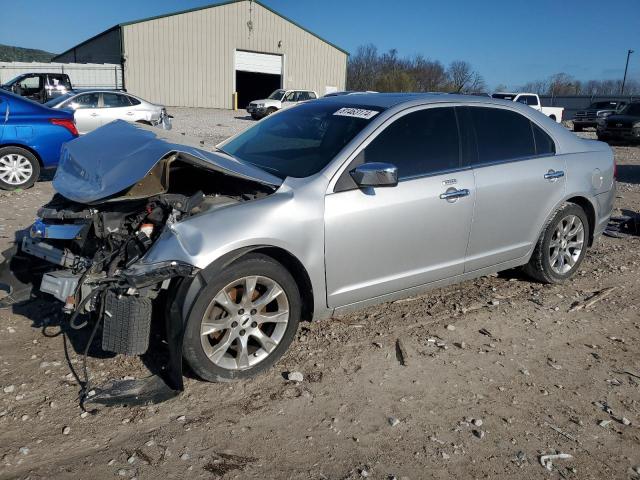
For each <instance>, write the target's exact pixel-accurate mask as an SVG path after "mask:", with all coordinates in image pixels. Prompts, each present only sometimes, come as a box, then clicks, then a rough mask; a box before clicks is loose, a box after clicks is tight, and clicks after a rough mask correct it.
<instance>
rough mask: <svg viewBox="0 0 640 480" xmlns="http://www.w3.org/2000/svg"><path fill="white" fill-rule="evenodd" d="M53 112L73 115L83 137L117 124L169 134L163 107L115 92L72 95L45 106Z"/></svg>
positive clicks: (167, 118) (168, 122) (169, 121)
mask: <svg viewBox="0 0 640 480" xmlns="http://www.w3.org/2000/svg"><path fill="white" fill-rule="evenodd" d="M46 105H47V106H48V107H51V108H64V109H68V110H73V111H74V118H75V121H76V127H77V128H78V133H80V135H84V134H85V133H88V132H90V131H92V130H95V129H96V128H98V127H101V126H103V125H106V124H107V123H109V122H112V121H114V120H125V121H127V122H137V123H143V124H146V125H162V126H163V127H164V128H166V129H167V130H169V129H170V128H171V119H170V117H169V116H168V115H167V110H166V108H165V107H163V106H162V105H155V104H153V103H151V102H147V101H146V100H143V99H141V98H139V97H136V96H134V95H131V94H130V93H124V92H116V91H112V90H86V91H82V92H71V93H68V94H66V95H63V96H60V97H56V98H54V99H53V100H50V101H49V102H47V103H46Z"/></svg>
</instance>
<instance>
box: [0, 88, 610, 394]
mask: <svg viewBox="0 0 640 480" xmlns="http://www.w3.org/2000/svg"><path fill="white" fill-rule="evenodd" d="M357 97H358V98H355V96H352V97H332V98H326V99H321V100H318V101H315V102H311V103H308V104H302V105H299V106H296V107H294V108H291V109H289V110H286V111H283V112H281V113H279V114H278V115H274V116H272V117H269V118H267V119H265V120H263V121H261V122H259V123H258V124H256V125H255V126H253V127H251V128H249V129H248V130H246V131H244V132H242V133H240V134H238V135H236V136H235V137H233V138H231V139H229V140H227V141H226V142H223V143H222V144H220V145H219V146H218V148H217V149H216V150H215V151H213V152H210V151H205V150H204V149H203V148H202V147H201V146H200V145H198V144H195V145H190V144H188V143H185V137H180V136H177V137H176V136H175V135H174V134H171V133H170V132H162V131H158V130H156V131H150V130H149V129H146V128H145V127H140V126H134V125H129V124H126V123H125V122H119V121H117V122H114V123H112V124H109V125H107V126H105V127H103V128H102V129H100V130H99V131H96V132H94V133H90V134H88V135H86V136H85V137H83V138H80V139H78V140H75V141H73V142H71V143H69V144H68V145H67V146H66V148H65V149H64V152H63V157H62V160H61V163H60V166H59V168H58V172H57V174H56V177H55V179H54V187H55V189H56V191H57V194H56V195H55V197H54V198H53V199H52V201H51V202H49V203H48V204H47V205H45V206H44V207H42V208H41V209H40V210H39V212H38V215H37V217H38V218H37V220H36V222H35V223H34V224H33V226H32V228H31V230H30V232H29V233H28V235H25V236H24V237H23V238H22V239H21V241H20V243H19V244H18V245H17V246H16V249H15V250H16V251H15V252H13V255H11V256H10V257H8V258H7V262H6V263H5V265H10V266H11V270H10V271H8V270H6V269H5V271H4V272H3V273H2V274H1V275H0V281H2V279H3V278H4V283H7V284H9V285H11V288H12V293H11V296H10V297H9V298H8V300H6V299H5V304H8V303H11V302H18V301H21V300H23V299H24V298H26V297H27V296H28V295H31V294H32V293H33V291H38V292H41V293H46V294H49V295H51V296H52V297H54V298H56V299H57V300H58V301H60V302H61V305H62V308H63V309H64V311H65V312H67V313H68V314H69V315H70V318H69V322H70V324H71V326H72V327H75V328H80V327H82V326H84V325H85V324H92V325H93V328H94V329H97V328H98V326H99V325H101V327H102V330H101V334H102V347H103V349H105V350H108V351H111V352H116V353H124V354H130V355H139V354H142V353H144V352H145V351H146V350H147V349H148V345H149V331H150V328H151V324H152V319H153V318H156V317H157V315H154V312H160V313H162V315H164V318H165V320H166V337H167V344H168V346H169V350H170V358H171V360H170V365H169V366H168V367H169V368H168V369H167V372H168V377H169V378H168V380H167V379H165V380H166V381H167V382H168V383H169V386H170V387H171V388H172V389H173V390H174V391H177V390H179V389H180V388H181V386H182V370H181V365H182V359H183V358H184V360H186V362H187V363H188V364H189V366H190V367H191V368H192V369H193V371H194V372H195V373H196V374H197V375H198V376H200V377H201V378H203V379H206V380H210V381H228V380H233V379H241V378H247V377H249V376H252V375H254V374H256V373H258V372H260V371H262V370H264V369H266V368H268V367H269V366H271V365H273V364H274V362H275V361H276V360H277V359H278V358H279V357H280V356H281V355H282V354H283V353H284V352H285V351H286V349H287V347H288V346H289V345H290V343H291V342H292V340H293V338H294V336H295V332H296V330H297V327H298V323H299V322H300V321H301V320H312V319H318V318H326V317H328V316H330V315H332V314H334V313H341V312H346V311H349V310H352V309H355V308H360V307H362V306H365V305H370V304H374V303H379V302H383V301H388V300H392V299H395V298H399V297H403V296H408V295H412V294H415V293H418V292H420V291H422V290H425V289H428V288H432V287H437V286H442V285H446V284H450V283H453V282H458V281H462V280H465V279H470V278H474V277H477V276H481V275H486V274H489V273H492V272H496V271H500V270H505V269H510V268H514V267H519V266H523V268H524V270H525V271H526V272H527V273H528V274H530V276H532V277H533V278H535V279H537V280H539V281H543V282H551V283H553V282H561V281H564V280H566V279H568V278H570V277H571V276H572V275H574V274H575V272H576V270H577V269H578V268H579V265H580V263H581V262H582V260H583V258H584V256H585V253H586V251H587V248H588V247H589V246H590V245H592V244H593V242H594V241H595V240H596V239H597V238H598V236H599V235H600V234H601V233H602V231H603V230H604V228H605V227H606V225H607V221H608V218H609V216H610V213H611V210H612V205H613V199H614V196H615V189H614V184H615V181H614V175H615V171H614V170H615V165H614V161H613V155H612V152H611V150H610V148H609V147H608V146H607V145H605V144H602V143H600V142H595V141H589V140H583V139H580V138H578V137H576V136H574V135H573V134H571V133H570V132H568V131H567V130H565V129H564V128H563V127H561V126H559V125H557V124H556V123H555V122H553V121H551V120H549V119H548V118H546V117H545V116H544V115H541V114H540V113H539V112H536V111H534V110H532V109H530V108H528V107H526V106H522V105H519V104H515V103H513V102H504V101H501V100H496V99H490V98H481V97H477V98H476V97H469V96H453V95H446V96H445V95H392V94H389V95H386V94H363V95H358V96H357ZM31 284H34V285H35V287H34V288H33V291H32V290H31V287H30V285H31ZM148 388H149V387H148V384H146V385H140V384H135V385H133V386H131V385H129V386H122V385H117V386H115V387H114V388H112V389H111V390H105V391H106V392H107V393H105V394H104V395H106V397H108V399H107V400H109V399H111V400H113V399H114V398H118V396H119V395H124V396H125V397H126V394H131V392H132V391H133V392H134V393H135V395H134V396H136V398H138V397H140V396H142V397H144V394H142V393H141V392H144V391H145V389H148ZM127 398H128V401H130V400H131V399H130V396H129V397H127ZM144 398H147V397H144ZM103 400H104V398H103Z"/></svg>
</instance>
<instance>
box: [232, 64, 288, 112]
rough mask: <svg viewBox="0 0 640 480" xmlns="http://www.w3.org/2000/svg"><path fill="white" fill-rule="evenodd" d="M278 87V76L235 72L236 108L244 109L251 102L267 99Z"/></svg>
mask: <svg viewBox="0 0 640 480" xmlns="http://www.w3.org/2000/svg"><path fill="white" fill-rule="evenodd" d="M280 85H281V77H280V75H272V74H269V73H256V72H241V71H236V91H237V92H238V108H246V107H247V105H249V102H251V101H252V100H258V99H261V98H267V97H268V96H269V95H271V93H272V92H273V91H274V90H277V89H278V88H280Z"/></svg>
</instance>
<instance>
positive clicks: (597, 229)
mask: <svg viewBox="0 0 640 480" xmlns="http://www.w3.org/2000/svg"><path fill="white" fill-rule="evenodd" d="M595 198H596V203H597V205H598V217H597V218H596V224H595V225H594V229H593V241H594V242H595V241H596V240H598V238H600V236H601V235H602V233H603V232H604V231H605V229H606V228H607V225H608V224H609V219H610V218H611V213H612V212H613V204H614V202H615V199H616V186H615V183H614V184H613V188H611V190H609V191H608V192H604V193H600V194H598V195H596V197H595Z"/></svg>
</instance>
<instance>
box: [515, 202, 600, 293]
mask: <svg viewBox="0 0 640 480" xmlns="http://www.w3.org/2000/svg"><path fill="white" fill-rule="evenodd" d="M588 240H589V220H588V219H587V215H586V214H585V212H584V210H583V209H582V208H581V207H580V206H578V205H576V204H575V203H565V204H564V205H563V206H562V207H560V208H559V209H558V211H557V212H556V213H555V215H554V216H553V218H552V219H551V220H550V221H549V222H548V223H547V226H546V227H545V229H544V231H543V232H542V235H541V236H540V239H539V240H538V243H537V244H536V247H535V250H534V252H533V255H532V256H531V259H530V260H529V263H528V264H527V265H526V266H525V267H524V271H525V273H527V274H528V275H529V276H531V277H533V278H534V279H536V280H538V281H541V282H543V283H561V282H563V281H565V280H567V279H569V278H571V277H573V276H574V275H575V273H576V271H577V270H578V268H579V267H580V264H581V263H582V260H584V256H585V253H586V251H587V245H588V243H589V241H588Z"/></svg>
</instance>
